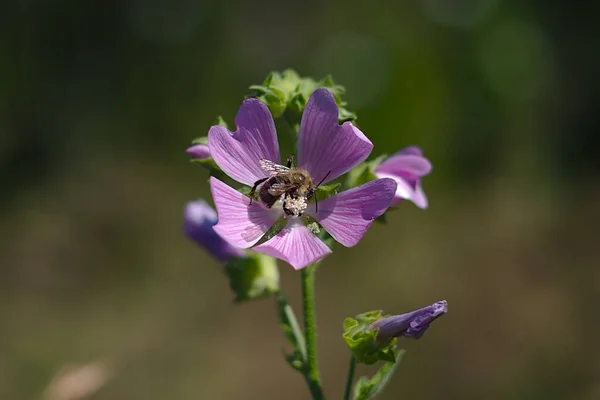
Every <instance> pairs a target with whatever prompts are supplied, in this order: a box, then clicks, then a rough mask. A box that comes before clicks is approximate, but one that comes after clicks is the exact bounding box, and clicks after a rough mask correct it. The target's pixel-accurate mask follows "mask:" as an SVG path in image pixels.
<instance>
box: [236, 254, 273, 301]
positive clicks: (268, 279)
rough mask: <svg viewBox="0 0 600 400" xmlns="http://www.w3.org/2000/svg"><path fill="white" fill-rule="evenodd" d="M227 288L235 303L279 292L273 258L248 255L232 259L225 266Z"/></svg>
mask: <svg viewBox="0 0 600 400" xmlns="http://www.w3.org/2000/svg"><path fill="white" fill-rule="evenodd" d="M225 273H226V274H227V276H228V277H229V286H230V287H231V290H233V292H234V293H235V301H236V302H240V301H245V300H252V299H257V298H260V297H264V296H268V295H271V294H275V293H277V292H278V291H279V270H278V269H277V262H276V261H275V259H274V258H273V257H269V256H265V255H262V254H258V253H250V254H249V255H248V256H247V257H244V258H235V259H232V260H231V261H230V262H229V263H228V264H227V265H226V266H225Z"/></svg>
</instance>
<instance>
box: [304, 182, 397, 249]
mask: <svg viewBox="0 0 600 400" xmlns="http://www.w3.org/2000/svg"><path fill="white" fill-rule="evenodd" d="M395 193H396V182H395V181H394V180H393V179H387V178H386V179H377V180H374V181H371V182H367V183H365V184H364V185H361V186H359V187H356V188H354V189H350V190H346V191H345V192H342V193H338V194H336V195H334V196H331V197H329V198H327V199H325V200H323V201H319V205H318V207H319V211H318V212H317V213H315V212H309V213H310V215H312V216H313V217H314V218H315V219H316V220H317V221H318V222H319V223H320V224H321V225H322V226H323V228H325V230H327V232H329V234H330V235H331V236H333V238H334V239H335V240H337V241H338V242H340V243H341V244H343V245H344V246H346V247H352V246H354V245H355V244H357V243H358V242H359V240H360V239H361V238H362V237H363V235H364V234H365V233H366V232H367V229H368V228H369V226H370V225H371V223H372V222H373V221H374V220H375V218H377V217H379V216H380V215H381V214H383V213H384V212H385V210H387V208H388V207H389V206H390V203H391V202H392V199H393V198H394V194H395Z"/></svg>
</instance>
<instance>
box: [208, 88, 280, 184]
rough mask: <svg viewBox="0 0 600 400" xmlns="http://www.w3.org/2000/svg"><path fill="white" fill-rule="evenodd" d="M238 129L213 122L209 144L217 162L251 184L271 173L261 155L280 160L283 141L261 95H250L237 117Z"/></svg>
mask: <svg viewBox="0 0 600 400" xmlns="http://www.w3.org/2000/svg"><path fill="white" fill-rule="evenodd" d="M235 124H236V127H237V130H236V131H235V132H233V133H232V132H229V130H228V129H227V128H225V127H222V126H213V127H211V128H210V130H209V132H208V146H209V148H210V152H211V154H212V157H213V159H214V160H215V162H216V163H217V165H218V166H219V167H220V168H221V169H222V170H223V171H224V172H225V173H226V174H227V175H229V176H230V177H231V178H233V179H235V180H236V181H238V182H240V183H243V184H245V185H248V186H252V185H253V184H254V182H256V181H257V180H259V179H261V178H265V177H266V176H267V174H266V173H265V171H263V170H262V168H261V167H260V163H259V162H260V159H261V158H265V159H267V160H271V161H274V162H276V163H279V144H278V142H277V133H276V131H275V123H274V122H273V116H272V115H271V113H270V112H269V109H268V108H267V106H265V105H264V104H263V103H262V102H261V101H260V100H258V99H246V100H244V102H243V103H242V105H241V106H240V109H239V111H238V113H237V115H236V117H235Z"/></svg>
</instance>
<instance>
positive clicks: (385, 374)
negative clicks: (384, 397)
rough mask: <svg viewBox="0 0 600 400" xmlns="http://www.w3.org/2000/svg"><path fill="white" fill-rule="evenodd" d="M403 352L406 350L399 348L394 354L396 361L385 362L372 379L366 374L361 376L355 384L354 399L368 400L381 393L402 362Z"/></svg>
mask: <svg viewBox="0 0 600 400" xmlns="http://www.w3.org/2000/svg"><path fill="white" fill-rule="evenodd" d="M403 354H404V350H397V351H396V352H395V354H394V357H395V359H396V361H395V362H391V361H390V362H386V363H385V364H383V366H382V367H381V368H379V371H377V372H376V373H375V375H373V376H372V377H371V378H370V379H369V378H367V377H366V376H363V377H361V378H360V379H359V380H358V381H357V382H356V385H354V400H368V399H372V398H373V397H375V396H376V395H377V394H379V392H381V391H382V390H383V388H384V387H385V385H386V384H387V383H388V381H389V379H390V378H391V377H392V374H393V373H394V370H395V369H396V367H397V366H398V364H400V358H401V357H402V355H403Z"/></svg>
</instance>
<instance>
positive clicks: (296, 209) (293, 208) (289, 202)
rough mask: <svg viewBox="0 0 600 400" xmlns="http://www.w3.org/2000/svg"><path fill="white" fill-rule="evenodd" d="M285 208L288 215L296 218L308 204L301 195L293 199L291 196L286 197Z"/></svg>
mask: <svg viewBox="0 0 600 400" xmlns="http://www.w3.org/2000/svg"><path fill="white" fill-rule="evenodd" d="M285 208H286V210H287V212H288V213H289V215H290V216H292V217H294V218H298V217H300V216H301V215H302V214H304V211H306V209H307V208H308V204H307V203H306V198H305V197H303V196H300V197H298V198H295V199H294V198H292V197H286V199H285Z"/></svg>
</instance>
